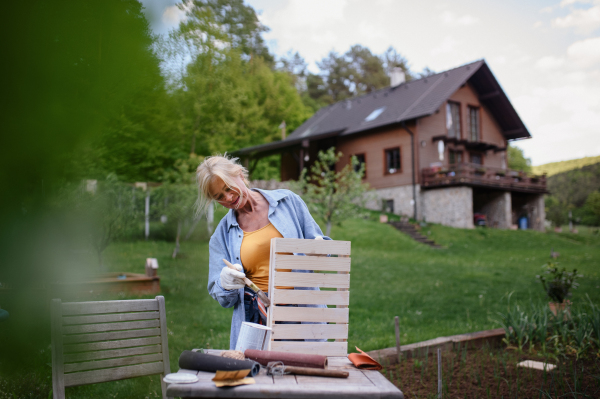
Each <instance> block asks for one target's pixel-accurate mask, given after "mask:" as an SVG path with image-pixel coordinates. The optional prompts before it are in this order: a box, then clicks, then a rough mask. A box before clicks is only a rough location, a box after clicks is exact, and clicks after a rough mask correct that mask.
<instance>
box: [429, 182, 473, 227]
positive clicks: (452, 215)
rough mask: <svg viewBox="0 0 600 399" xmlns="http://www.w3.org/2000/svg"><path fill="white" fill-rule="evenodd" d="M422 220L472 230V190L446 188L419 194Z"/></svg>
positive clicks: (468, 188)
mask: <svg viewBox="0 0 600 399" xmlns="http://www.w3.org/2000/svg"><path fill="white" fill-rule="evenodd" d="M421 209H422V215H423V219H424V220H425V221H427V222H430V223H440V224H443V225H444V226H450V227H458V228H464V229H472V228H473V189H472V188H471V187H447V188H436V189H431V190H424V191H422V192H421Z"/></svg>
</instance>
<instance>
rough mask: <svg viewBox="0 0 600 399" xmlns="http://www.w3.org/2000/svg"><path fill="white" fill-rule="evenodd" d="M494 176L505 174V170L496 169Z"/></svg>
mask: <svg viewBox="0 0 600 399" xmlns="http://www.w3.org/2000/svg"><path fill="white" fill-rule="evenodd" d="M496 176H502V177H504V176H506V171H505V170H504V169H500V170H497V171H496Z"/></svg>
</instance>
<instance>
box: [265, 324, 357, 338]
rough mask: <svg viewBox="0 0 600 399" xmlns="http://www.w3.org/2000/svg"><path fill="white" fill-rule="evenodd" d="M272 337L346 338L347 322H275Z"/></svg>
mask: <svg viewBox="0 0 600 399" xmlns="http://www.w3.org/2000/svg"><path fill="white" fill-rule="evenodd" d="M272 337H273V339H332V338H333V339H336V338H346V339H347V338H348V324H275V325H273V335H272Z"/></svg>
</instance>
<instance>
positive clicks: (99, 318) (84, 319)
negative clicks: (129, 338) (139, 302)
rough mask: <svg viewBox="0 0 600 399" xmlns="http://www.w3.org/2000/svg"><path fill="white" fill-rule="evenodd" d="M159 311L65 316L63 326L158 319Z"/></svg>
mask: <svg viewBox="0 0 600 399" xmlns="http://www.w3.org/2000/svg"><path fill="white" fill-rule="evenodd" d="M159 317H160V314H159V313H158V312H136V313H111V314H102V315H96V316H70V317H63V319H62V324H63V326H69V325H74V324H92V323H112V322H115V321H133V320H153V319H158V318H159Z"/></svg>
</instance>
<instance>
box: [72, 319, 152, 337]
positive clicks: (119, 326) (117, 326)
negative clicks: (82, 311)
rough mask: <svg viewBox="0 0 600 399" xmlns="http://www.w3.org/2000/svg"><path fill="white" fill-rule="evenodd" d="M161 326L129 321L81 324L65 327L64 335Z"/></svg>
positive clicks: (146, 322)
mask: <svg viewBox="0 0 600 399" xmlns="http://www.w3.org/2000/svg"><path fill="white" fill-rule="evenodd" d="M159 325H160V323H159V321H158V320H146V321H127V322H123V323H105V324H80V325H77V326H65V327H63V334H81V333H92V332H102V331H119V330H133V329H135V328H153V327H158V326H159Z"/></svg>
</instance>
